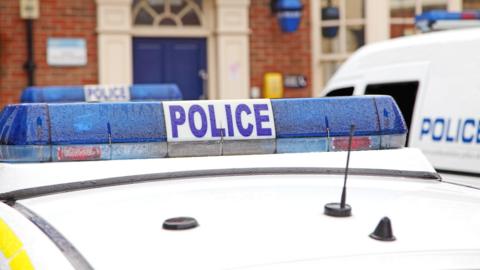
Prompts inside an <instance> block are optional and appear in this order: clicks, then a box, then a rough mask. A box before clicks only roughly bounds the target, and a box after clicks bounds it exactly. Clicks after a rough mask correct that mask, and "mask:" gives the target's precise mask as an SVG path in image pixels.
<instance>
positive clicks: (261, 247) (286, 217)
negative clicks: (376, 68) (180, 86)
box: [0, 96, 480, 270]
mask: <svg viewBox="0 0 480 270" xmlns="http://www.w3.org/2000/svg"><path fill="white" fill-rule="evenodd" d="M0 128H1V133H0V142H1V145H0V146H1V148H0V150H1V151H0V159H1V160H2V161H3V162H2V163H1V164H0V165H1V166H0V180H1V183H2V184H1V185H0V200H1V201H2V203H0V251H1V252H0V269H11V270H18V269H22V270H30V269H49V270H55V269H62V270H66V269H254V270H260V269H262V270H267V269H319V268H327V269H332V268H333V269H345V268H370V269H372V268H374V269H375V268H383V269H384V268H398V269H405V268H423V269H440V268H442V269H445V268H448V269H452V268H453V269H467V268H468V269H472V268H479V267H480V241H478V239H480V231H479V230H478V228H479V225H480V212H479V211H478V205H479V203H480V191H479V190H478V189H473V188H469V187H465V186H460V185H455V184H452V183H449V182H448V179H443V180H442V179H440V177H439V175H438V174H437V173H436V171H435V170H434V169H433V168H432V166H431V165H430V163H429V162H428V161H427V160H426V158H425V157H424V156H423V154H422V153H421V152H420V151H419V150H416V149H409V148H402V146H403V145H404V143H405V140H406V134H407V129H406V124H405V121H404V119H403V117H402V115H401V113H400V111H399V108H398V106H397V105H396V103H395V102H394V101H393V99H392V98H391V97H388V96H368V97H351V98H314V99H290V100H283V99H276V100H267V99H263V100H234V101H228V100H222V101H169V102H137V103H91V104H83V103H72V104H61V103H59V104H39V103H34V104H18V105H10V106H7V107H6V108H5V110H4V111H3V113H2V114H1V116H0ZM356 150H364V151H356Z"/></svg>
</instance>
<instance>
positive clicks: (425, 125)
mask: <svg viewBox="0 0 480 270" xmlns="http://www.w3.org/2000/svg"><path fill="white" fill-rule="evenodd" d="M364 94H365V95H371V94H386V95H391V96H392V97H393V98H394V99H395V100H396V101H397V103H398V105H399V106H400V109H401V110H402V112H403V115H404V117H405V120H406V122H407V125H408V126H409V127H410V131H409V137H408V146H412V147H417V148H420V149H422V150H423V151H424V153H425V154H426V155H427V157H428V158H429V159H430V161H431V162H432V163H433V165H434V166H435V167H436V168H437V169H440V170H446V171H456V172H465V173H473V174H480V28H475V29H465V30H453V31H444V32H436V33H429V34H423V35H418V36H411V37H404V38H398V39H394V40H389V41H385V42H379V43H376V44H372V45H368V46H365V47H363V48H362V49H360V50H358V51H357V52H356V53H355V54H353V55H352V56H351V57H350V58H349V59H348V60H347V61H346V62H345V64H343V65H342V66H341V67H340V68H339V70H338V71H337V72H336V73H335V75H334V76H333V77H332V79H331V80H330V81H329V82H328V84H327V86H326V88H325V89H324V91H323V92H322V95H325V96H346V95H364Z"/></svg>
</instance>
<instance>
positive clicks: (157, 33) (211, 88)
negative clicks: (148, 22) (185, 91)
mask: <svg viewBox="0 0 480 270" xmlns="http://www.w3.org/2000/svg"><path fill="white" fill-rule="evenodd" d="M214 8H215V7H214V3H213V1H212V0H204V2H203V10H204V14H205V17H204V19H205V24H204V25H203V26H202V27H156V28H153V27H149V26H146V27H142V26H133V27H132V29H131V31H130V33H131V40H132V44H133V39H134V38H204V39H205V40H206V54H207V55H206V56H207V74H208V78H207V96H208V97H209V98H216V96H217V95H216V91H215V89H217V88H216V80H215V79H214V78H215V77H216V70H217V69H216V63H217V59H216V54H215V46H216V45H215V44H216V38H215V35H214V28H215V21H214V16H215V10H214ZM131 58H132V68H131V69H132V81H133V46H132V56H131Z"/></svg>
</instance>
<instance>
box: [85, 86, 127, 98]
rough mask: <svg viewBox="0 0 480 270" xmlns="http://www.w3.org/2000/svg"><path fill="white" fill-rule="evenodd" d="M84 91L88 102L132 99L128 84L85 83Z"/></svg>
mask: <svg viewBox="0 0 480 270" xmlns="http://www.w3.org/2000/svg"><path fill="white" fill-rule="evenodd" d="M83 92H84V94H85V101H86V102H101V101H130V88H129V86H128V85H113V84H112V85H85V86H84V87H83Z"/></svg>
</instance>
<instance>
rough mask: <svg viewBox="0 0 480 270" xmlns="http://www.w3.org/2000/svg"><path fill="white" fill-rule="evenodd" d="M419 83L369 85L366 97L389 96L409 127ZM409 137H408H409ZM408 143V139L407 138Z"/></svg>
mask: <svg viewBox="0 0 480 270" xmlns="http://www.w3.org/2000/svg"><path fill="white" fill-rule="evenodd" d="M417 90H418V81H414V82H398V83H382V84H369V85H367V89H366V90H365V95H389V96H392V97H393V99H395V101H396V102H397V104H398V107H400V110H401V111H402V114H403V117H404V118H405V122H407V127H410V124H411V123H412V115H413V108H414V106H415V99H416V97H417ZM409 134H410V133H409ZM407 136H408V135H407ZM407 141H408V138H407Z"/></svg>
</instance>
